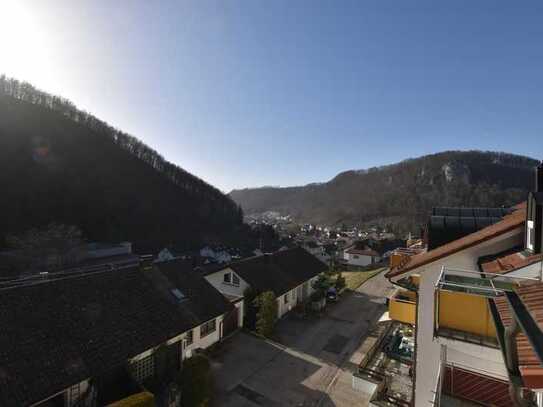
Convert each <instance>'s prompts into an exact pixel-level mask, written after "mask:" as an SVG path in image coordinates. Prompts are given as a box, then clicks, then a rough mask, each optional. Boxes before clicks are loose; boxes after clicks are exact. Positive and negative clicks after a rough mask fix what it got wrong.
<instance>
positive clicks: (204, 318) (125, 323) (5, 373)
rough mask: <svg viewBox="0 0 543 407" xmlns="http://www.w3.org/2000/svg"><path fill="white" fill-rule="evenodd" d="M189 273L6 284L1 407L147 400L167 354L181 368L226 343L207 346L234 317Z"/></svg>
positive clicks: (54, 276)
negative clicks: (195, 354) (199, 351)
mask: <svg viewBox="0 0 543 407" xmlns="http://www.w3.org/2000/svg"><path fill="white" fill-rule="evenodd" d="M188 272H190V273H193V274H191V275H189V274H188ZM188 272H187V273H185V272H184V271H183V272H179V273H177V271H176V270H174V267H173V266H171V267H168V268H167V269H166V270H162V271H161V270H158V269H157V268H154V267H149V268H142V267H126V268H119V269H116V270H114V271H100V272H92V273H88V272H87V273H80V274H73V273H70V274H65V273H50V274H48V275H45V276H42V277H39V278H34V279H25V280H12V281H10V282H3V283H1V284H0V325H1V326H2V333H1V335H0V349H2V351H1V352H0V405H1V406H3V407H12V406H13V407H25V406H40V405H44V406H45V405H47V406H57V405H58V406H64V407H71V406H75V405H77V406H78V407H87V406H95V405H108V404H110V403H112V402H115V401H118V400H122V399H125V398H127V397H130V396H131V395H133V394H135V393H145V391H144V387H143V386H142V385H144V384H145V383H146V382H147V381H148V380H149V379H150V378H152V377H153V376H154V375H155V374H156V373H157V367H156V364H155V362H156V360H155V358H156V356H155V355H156V353H157V352H159V351H160V350H161V349H162V350H164V351H165V352H166V354H167V355H168V360H169V363H170V364H171V365H172V366H174V367H175V368H179V367H180V366H181V364H182V361H183V359H184V358H185V357H186V356H188V355H189V354H190V350H191V349H194V348H196V347H202V348H204V347H207V346H209V345H210V344H211V343H212V342H215V341H217V340H219V339H220V334H216V335H214V336H213V340H209V339H206V338H207V337H208V336H209V335H211V333H213V332H214V331H219V332H220V328H219V326H220V321H221V317H222V316H224V314H226V313H228V312H230V310H231V305H230V303H229V302H228V301H225V300H224V298H223V297H222V295H220V294H219V293H218V292H216V290H215V289H214V288H213V287H212V286H211V285H209V284H208V283H207V282H206V281H205V280H204V279H203V278H201V277H200V276H198V275H197V274H195V273H194V272H192V271H190V270H189V271H188ZM198 279H199V280H198ZM191 340H192V343H191ZM145 394H149V393H145ZM151 397H152V395H151Z"/></svg>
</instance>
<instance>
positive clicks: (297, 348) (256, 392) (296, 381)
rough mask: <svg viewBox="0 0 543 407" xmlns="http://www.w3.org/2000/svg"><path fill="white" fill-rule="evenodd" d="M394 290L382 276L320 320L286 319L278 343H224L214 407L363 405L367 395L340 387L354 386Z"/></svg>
mask: <svg viewBox="0 0 543 407" xmlns="http://www.w3.org/2000/svg"><path fill="white" fill-rule="evenodd" d="M391 287H392V286H391V285H390V283H389V282H388V280H386V279H385V278H384V272H382V273H380V274H379V275H377V276H375V277H373V278H372V279H370V280H368V281H367V282H366V283H365V284H363V285H362V286H361V287H359V289H358V290H356V291H355V292H350V293H347V294H345V296H344V297H343V298H341V300H340V301H339V302H338V303H337V304H330V305H329V306H328V307H327V310H326V312H325V313H324V314H323V316H321V317H319V318H309V319H296V318H295V317H287V318H284V319H282V320H281V321H279V322H278V324H277V327H276V337H277V339H278V341H277V342H274V341H265V340H262V339H260V338H257V337H254V336H252V335H250V334H247V333H245V332H240V333H238V334H237V335H235V336H234V337H232V338H231V339H229V340H228V341H225V343H223V344H222V346H221V348H220V350H219V351H218V352H217V354H216V355H214V356H213V367H214V370H215V378H216V386H217V397H216V399H215V405H217V406H232V407H234V406H247V407H254V406H342V405H345V406H347V405H353V404H354V403H356V404H358V403H360V404H359V405H363V404H364V400H363V399H362V396H363V395H359V394H358V393H353V394H346V393H348V392H347V391H346V390H347V389H344V390H345V391H338V390H337V389H336V387H337V388H338V389H340V388H342V387H344V386H345V385H346V383H347V382H348V383H350V377H351V372H352V371H353V369H354V368H355V367H356V360H358V359H359V358H361V356H360V352H359V351H360V349H359V348H360V344H361V342H362V340H363V339H364V338H365V336H366V335H367V334H368V332H369V330H370V328H371V327H372V326H373V325H374V324H375V323H376V321H377V320H378V319H379V318H380V317H381V315H382V314H383V312H384V311H385V310H386V307H385V296H386V295H387V293H389V290H391ZM357 397H361V399H360V400H359V399H357Z"/></svg>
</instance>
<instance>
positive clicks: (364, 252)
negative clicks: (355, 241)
mask: <svg viewBox="0 0 543 407" xmlns="http://www.w3.org/2000/svg"><path fill="white" fill-rule="evenodd" d="M345 252H346V253H349V254H359V255H361V256H372V257H379V253H377V252H376V251H375V250H372V249H355V248H354V247H353V248H350V249H347V250H345Z"/></svg>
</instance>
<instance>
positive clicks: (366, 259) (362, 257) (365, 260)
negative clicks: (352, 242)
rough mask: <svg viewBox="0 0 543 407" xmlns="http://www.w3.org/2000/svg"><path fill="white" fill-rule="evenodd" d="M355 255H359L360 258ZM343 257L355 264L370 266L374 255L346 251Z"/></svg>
mask: <svg viewBox="0 0 543 407" xmlns="http://www.w3.org/2000/svg"><path fill="white" fill-rule="evenodd" d="M354 256H358V258H355V257H354ZM343 258H344V259H345V260H346V261H347V262H348V263H349V264H351V265H353V266H369V265H370V264H372V256H366V255H363V254H351V253H345V254H344V256H343Z"/></svg>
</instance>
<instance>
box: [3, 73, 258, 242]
mask: <svg viewBox="0 0 543 407" xmlns="http://www.w3.org/2000/svg"><path fill="white" fill-rule="evenodd" d="M0 187H1V191H2V192H1V193H2V199H0V214H1V216H0V247H2V243H3V240H4V239H5V237H6V235H8V234H15V233H19V232H21V231H24V230H27V229H30V228H34V227H39V226H43V225H45V224H47V223H49V222H57V223H64V224H69V225H75V226H78V227H79V228H80V229H81V230H82V232H83V234H84V237H86V238H87V239H89V240H98V241H112V242H119V241H123V240H128V241H132V242H134V243H135V248H136V250H142V251H156V250H158V249H160V248H162V247H164V246H167V245H175V246H176V247H179V248H183V247H186V248H187V249H189V248H194V247H197V246H198V245H201V244H203V243H206V242H221V243H229V242H233V241H236V242H238V243H239V242H240V241H243V242H245V239H246V238H248V235H249V230H248V227H247V226H246V225H244V224H243V214H242V211H241V209H240V207H239V206H238V205H237V204H236V203H235V202H234V201H233V200H232V199H231V198H229V197H228V196H226V195H225V194H223V193H222V192H221V191H219V190H218V189H217V188H215V187H213V186H211V185H209V184H208V183H206V182H204V181H203V180H201V179H200V178H198V177H196V176H194V175H192V174H190V173H189V172H187V171H185V170H184V169H182V168H180V167H178V166H177V165H175V164H172V163H170V162H168V161H166V160H165V159H164V158H163V157H162V156H160V155H159V154H158V153H157V152H156V151H154V150H153V149H151V148H150V147H148V146H147V145H145V144H144V143H143V142H141V141H139V140H138V139H136V138H135V137H133V136H131V135H129V134H126V133H124V132H122V131H120V130H118V129H115V128H113V127H112V126H110V125H108V124H107V123H105V122H103V121H101V120H99V119H97V118H96V117H94V116H92V115H91V114H89V113H87V112H84V111H81V110H79V109H77V108H76V107H75V106H74V105H73V104H72V103H71V102H70V101H68V100H65V99H63V98H60V97H57V96H54V95H50V94H47V93H45V92H42V91H40V90H38V89H36V88H34V87H33V86H32V85H30V84H28V83H24V82H19V81H17V80H15V79H9V78H6V77H5V76H0Z"/></svg>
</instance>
